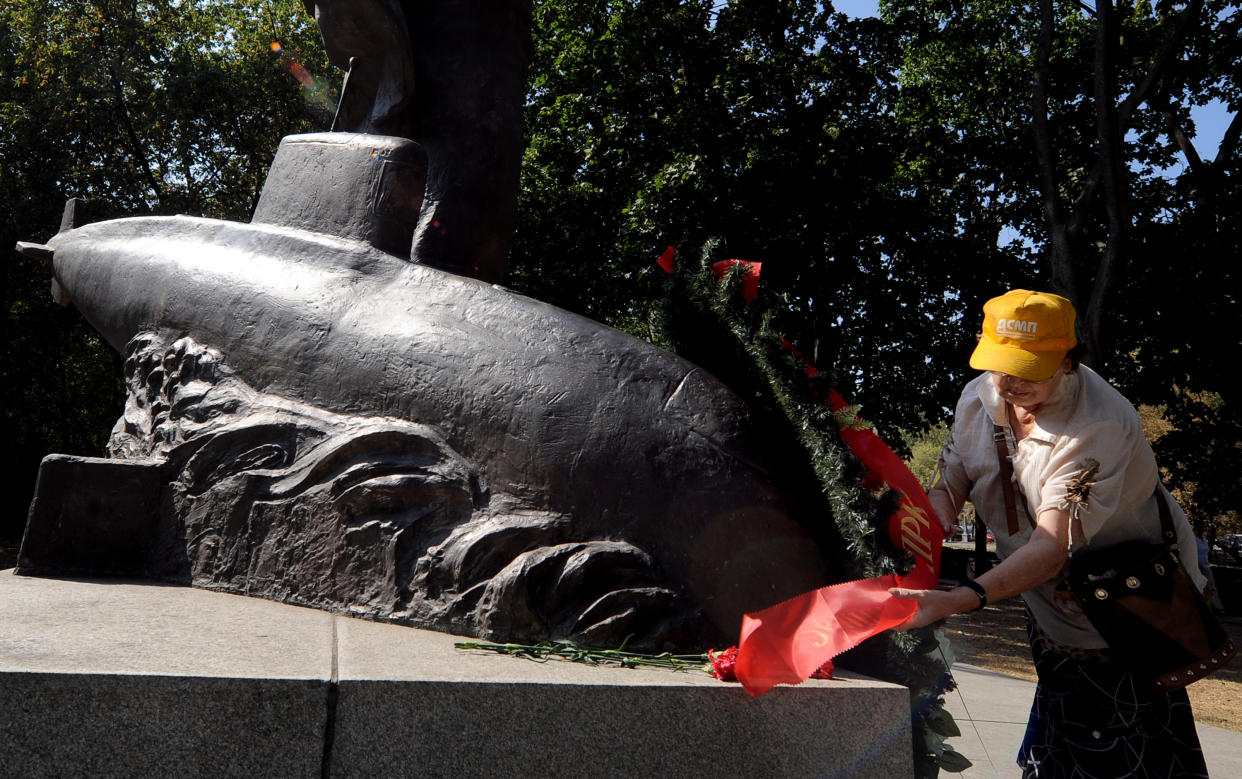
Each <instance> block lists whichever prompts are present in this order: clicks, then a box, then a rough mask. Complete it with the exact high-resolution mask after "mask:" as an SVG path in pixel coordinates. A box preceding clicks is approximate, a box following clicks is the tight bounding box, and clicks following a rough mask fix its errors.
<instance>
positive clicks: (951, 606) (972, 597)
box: [888, 587, 979, 630]
mask: <svg viewBox="0 0 1242 779" xmlns="http://www.w3.org/2000/svg"><path fill="white" fill-rule="evenodd" d="M888 592H889V594H890V595H892V596H893V597H896V598H902V599H905V600H912V601H914V602H915V603H917V604H918V607H919V609H918V611H916V612H914V616H912V617H910V618H909V619H907V620H906V621H905V622H903V623H901V624H900V625H897V626H896V627H895V628H893V630H913V629H914V628H922V627H927V626H928V625H931V624H934V623H936V622H940V621H941V620H943V619H945V618H946V617H949V616H951V615H953V614H957V613H959V612H963V611H970V610H971V609H973V608H974V607H975V606H976V605H978V603H979V596H978V595H976V594H975V593H974V591H973V590H970V589H968V588H966V587H956V588H954V589H952V590H908V589H906V588H905V587H892V588H890V589H889V591H888Z"/></svg>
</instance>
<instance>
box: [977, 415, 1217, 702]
mask: <svg viewBox="0 0 1242 779" xmlns="http://www.w3.org/2000/svg"><path fill="white" fill-rule="evenodd" d="M995 440H996V442H997V444H996V453H997V455H998V456H999V457H1000V460H1001V474H1002V480H1003V481H1004V482H1005V484H1004V487H1005V491H1006V492H1007V493H1008V492H1010V491H1011V490H1012V489H1013V486H1012V484H1011V482H1010V480H1009V479H1007V478H1004V477H1005V476H1006V475H1009V474H1012V473H1013V466H1012V464H1011V463H1010V461H1009V451H1008V447H1007V446H1006V445H1005V442H1004V432H1003V430H1002V428H1001V427H1000V426H999V425H996V426H995ZM1097 467H1098V464H1097ZM1093 475H1094V471H1090V472H1088V473H1084V474H1083V476H1081V477H1079V481H1080V482H1081V483H1079V484H1077V485H1076V488H1077V489H1078V491H1079V492H1078V495H1077V496H1071V500H1070V502H1071V514H1072V515H1075V516H1076V514H1077V512H1076V511H1075V510H1074V509H1075V508H1077V506H1078V505H1081V504H1082V503H1084V502H1085V500H1086V495H1087V493H1088V492H1089V491H1090V487H1091V483H1090V481H1089V479H1090V478H1091V477H1092V476H1093ZM1005 503H1006V506H1005V508H1006V510H1007V511H1008V512H1009V514H1010V516H1009V524H1010V528H1011V531H1010V532H1011V533H1012V532H1013V530H1014V529H1016V528H1017V519H1016V517H1015V516H1014V510H1013V508H1011V506H1012V505H1013V500H1012V499H1011V498H1009V497H1008V496H1006V501H1005ZM1156 505H1157V508H1158V510H1159V512H1160V533H1161V537H1160V542H1159V543H1154V544H1153V543H1151V542H1150V541H1143V540H1134V541H1123V542H1121V543H1119V544H1114V545H1112V546H1106V547H1102V548H1099V549H1092V548H1087V549H1083V550H1081V551H1077V552H1074V553H1073V554H1072V555H1071V556H1070V559H1069V570H1068V572H1067V574H1066V584H1067V585H1068V586H1069V589H1070V592H1071V593H1073V595H1074V599H1075V600H1076V601H1078V605H1079V606H1080V607H1081V608H1082V611H1083V614H1085V615H1086V617H1087V619H1088V620H1090V621H1091V626H1092V627H1094V628H1095V629H1096V632H1098V633H1099V634H1100V636H1101V637H1103V639H1104V640H1105V641H1106V642H1108V649H1109V652H1110V653H1111V654H1112V656H1113V658H1114V660H1115V661H1117V662H1119V663H1122V664H1123V665H1125V666H1126V667H1127V668H1129V669H1130V670H1131V672H1132V673H1134V675H1135V676H1137V677H1139V678H1141V679H1146V680H1147V681H1148V683H1149V684H1151V686H1152V687H1153V688H1155V689H1156V690H1161V691H1169V690H1177V689H1181V688H1182V687H1185V686H1186V685H1188V684H1190V683H1191V682H1195V681H1198V680H1199V679H1202V678H1203V677H1205V676H1207V675H1208V674H1210V673H1212V672H1213V671H1217V670H1219V669H1221V668H1223V667H1224V666H1225V664H1226V663H1228V662H1229V661H1230V660H1231V659H1232V658H1233V656H1234V654H1236V650H1235V649H1234V645H1233V641H1232V640H1231V639H1230V638H1229V634H1228V633H1226V632H1225V629H1224V628H1223V627H1222V626H1221V624H1220V621H1219V620H1217V619H1216V616H1215V615H1214V614H1213V613H1212V609H1211V607H1210V606H1208V604H1207V601H1205V600H1204V598H1203V595H1202V594H1201V593H1200V592H1199V589H1198V588H1197V587H1195V585H1194V582H1193V581H1192V580H1191V578H1190V576H1188V575H1187V573H1186V571H1185V569H1184V568H1182V562H1181V558H1180V557H1179V556H1178V549H1177V531H1176V530H1175V529H1174V528H1173V516H1172V513H1171V512H1170V510H1169V504H1168V498H1166V497H1165V495H1164V491H1163V490H1161V489H1160V488H1159V486H1157V487H1156Z"/></svg>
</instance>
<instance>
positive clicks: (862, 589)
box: [736, 341, 944, 696]
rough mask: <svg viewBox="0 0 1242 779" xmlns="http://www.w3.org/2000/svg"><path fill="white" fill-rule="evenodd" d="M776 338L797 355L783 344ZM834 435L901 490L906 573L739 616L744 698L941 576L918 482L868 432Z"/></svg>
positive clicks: (936, 540) (935, 535)
mask: <svg viewBox="0 0 1242 779" xmlns="http://www.w3.org/2000/svg"><path fill="white" fill-rule="evenodd" d="M782 343H783V345H784V346H785V348H786V349H788V350H789V351H791V352H793V353H794V354H795V355H797V356H798V357H799V358H801V357H802V355H801V354H798V350H797V349H795V348H794V347H793V345H792V344H790V343H789V342H788V341H783V342H782ZM803 363H804V364H805V368H804V371H805V372H806V374H807V376H808V377H814V376H817V375H819V371H818V370H816V368H815V367H814V366H813V365H811V364H810V363H808V362H806V360H805V359H804V360H803ZM826 403H827V404H828V406H829V407H830V408H831V409H832V410H833V411H837V412H839V411H841V410H843V409H845V408H847V407H848V404H846V402H845V400H844V399H843V398H842V397H841V396H840V395H839V394H837V392H836V391H835V390H830V391H829V393H828V398H827V401H826ZM841 438H842V439H844V440H845V443H846V445H848V446H849V448H850V451H851V452H853V454H854V456H855V457H857V458H858V460H859V461H860V462H861V463H862V465H863V467H864V468H865V469H866V470H867V473H868V475H870V476H872V477H874V478H877V479H879V480H880V481H881V482H882V483H883V484H884V485H886V486H888V487H890V488H892V489H894V490H897V491H898V492H900V493H901V502H900V503H899V504H898V507H897V510H896V511H894V512H893V515H892V516H891V517H890V518H889V521H888V534H889V538H890V539H891V540H892V541H893V543H894V544H895V545H896V546H898V547H899V548H901V549H905V550H908V551H910V552H912V553H913V555H914V567H913V568H912V569H911V570H910V572H909V573H908V574H906V575H905V576H895V575H889V576H881V577H877V578H873V579H860V580H858V581H852V582H844V583H842V584H834V585H832V586H830V587H821V588H820V589H818V590H813V591H811V592H806V593H803V594H801V595H798V596H796V597H793V598H790V599H789V600H787V601H783V602H781V603H778V604H776V605H775V606H770V607H768V608H766V609H764V610H762V611H759V612H756V613H754V614H747V615H745V616H743V617H742V632H741V638H740V639H739V641H738V656H737V666H736V673H737V678H738V681H740V682H741V683H742V686H743V687H744V688H745V689H746V691H747V692H748V693H750V694H751V695H754V696H758V695H762V694H763V693H765V692H767V691H768V690H770V689H772V687H774V686H775V685H777V684H799V683H800V682H802V681H803V680H805V679H807V678H809V677H810V675H811V674H812V673H814V672H815V670H816V669H817V668H819V667H820V666H821V665H823V664H824V663H825V662H827V661H829V660H831V659H832V658H834V657H836V656H837V655H839V654H841V653H842V652H844V651H846V650H848V649H852V648H853V647H855V646H858V644H860V643H862V642H863V641H864V640H866V639H868V638H870V637H871V636H874V635H875V634H877V633H879V632H881V631H883V630H888V629H889V628H892V627H895V626H897V625H900V624H901V623H902V622H904V621H905V620H906V619H908V618H909V617H911V616H913V615H914V612H915V610H916V609H917V606H916V605H915V603H914V602H913V601H909V600H900V599H898V598H895V597H893V596H892V595H890V594H889V592H888V589H889V588H890V587H909V588H912V589H928V588H931V587H935V586H936V584H937V582H938V581H939V579H940V548H941V544H942V543H943V540H944V539H943V536H942V534H941V532H940V523H939V522H938V521H937V519H936V513H935V511H934V510H933V509H932V507H931V503H930V502H929V501H928V500H927V494H926V493H925V492H924V491H923V488H922V486H921V485H920V484H919V482H918V480H917V479H915V478H914V475H913V474H912V473H910V469H909V468H907V467H906V465H905V463H903V462H902V461H901V458H899V457H898V456H897V455H896V454H895V453H894V452H893V450H892V449H890V448H889V447H888V445H887V444H885V443H884V441H883V440H881V439H880V437H879V436H878V435H876V434H875V431H873V430H870V429H862V428H856V427H851V426H848V425H846V426H843V427H842V428H841Z"/></svg>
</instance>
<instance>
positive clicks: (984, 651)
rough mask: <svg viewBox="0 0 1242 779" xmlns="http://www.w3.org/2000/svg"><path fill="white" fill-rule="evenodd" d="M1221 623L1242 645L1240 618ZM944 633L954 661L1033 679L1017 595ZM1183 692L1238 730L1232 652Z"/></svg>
mask: <svg viewBox="0 0 1242 779" xmlns="http://www.w3.org/2000/svg"><path fill="white" fill-rule="evenodd" d="M1225 629H1226V630H1228V631H1229V635H1230V636H1231V637H1232V638H1233V643H1234V644H1235V645H1236V646H1238V647H1239V648H1242V620H1239V619H1237V618H1232V619H1229V620H1227V621H1226V623H1225ZM945 633H946V634H947V635H948V636H949V641H950V643H952V645H953V650H954V652H955V653H956V655H957V659H958V661H959V662H963V663H969V664H971V665H977V666H979V667H981V668H986V669H988V670H989V671H996V672H997V673H1003V674H1008V675H1009V676H1016V677H1019V678H1022V679H1027V680H1030V681H1035V667H1034V666H1033V665H1032V664H1031V650H1030V646H1029V645H1028V644H1027V640H1026V621H1025V616H1024V609H1023V607H1022V601H1021V600H1020V599H1018V598H1013V599H1010V600H1008V601H1005V602H1003V603H999V604H997V605H995V606H989V607H988V608H986V609H983V610H982V611H976V612H972V613H970V614H958V615H957V616H955V617H953V618H952V619H950V620H949V621H948V622H947V623H946V624H945ZM1186 692H1187V693H1188V694H1189V695H1190V705H1191V707H1192V708H1193V709H1194V712H1195V720H1196V721H1198V722H1199V723H1201V724H1203V725H1212V726H1214V727H1218V728H1225V729H1227V730H1233V731H1237V732H1239V733H1242V660H1239V659H1237V658H1234V660H1233V662H1231V663H1230V664H1229V665H1227V666H1225V668H1223V669H1221V670H1219V671H1217V672H1216V673H1214V674H1212V675H1211V676H1209V677H1207V678H1206V679H1203V680H1202V681H1198V682H1195V683H1194V684H1192V685H1190V686H1189V687H1187V688H1186Z"/></svg>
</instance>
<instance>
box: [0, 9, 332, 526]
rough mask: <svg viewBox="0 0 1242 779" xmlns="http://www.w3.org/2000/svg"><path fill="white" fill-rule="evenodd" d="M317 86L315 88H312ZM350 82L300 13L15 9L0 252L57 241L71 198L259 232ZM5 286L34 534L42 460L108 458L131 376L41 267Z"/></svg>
mask: <svg viewBox="0 0 1242 779" xmlns="http://www.w3.org/2000/svg"><path fill="white" fill-rule="evenodd" d="M312 73H313V74H316V75H315V76H311V74H312ZM339 83H340V77H339V75H337V74H333V73H332V72H331V69H330V68H329V66H328V64H327V61H326V59H325V58H324V55H323V53H322V51H321V47H320V43H319V31H318V29H317V28H316V27H315V24H314V21H313V20H312V19H308V18H307V17H306V14H305V11H304V9H303V7H302V4H301V3H300V2H295V1H294V0H228V1H226V2H217V1H215V0H195V1H194V2H191V1H189V0H182V1H181V2H171V1H170V0H162V1H160V0H157V1H153V2H136V1H135V0H60V1H58V2H53V1H49V0H41V1H35V0H20V1H18V2H6V3H4V4H2V5H0V241H2V243H3V245H4V246H5V247H7V248H6V249H5V251H11V247H12V246H13V245H14V243H15V242H16V241H18V240H26V241H45V240H47V239H48V238H49V237H50V236H51V235H52V234H53V233H55V232H56V230H57V226H58V225H59V224H60V219H61V211H62V209H63V207H64V204H65V200H66V198H69V197H82V198H85V199H86V200H87V202H88V203H89V211H90V218H91V219H92V220H98V219H105V218H112V217H118V216H135V215H145V214H173V213H186V214H193V215H204V216H213V217H222V218H228V219H240V220H248V219H249V217H250V212H251V211H252V209H253V207H254V203H255V201H256V200H257V198H258V195H259V191H260V189H261V187H262V184H263V180H264V177H265V176H266V173H267V167H268V165H269V164H270V162H271V159H272V156H273V155H274V154H275V151H276V146H277V144H278V143H279V141H280V138H281V137H282V136H284V135H286V134H289V133H293V132H305V131H308V130H311V129H320V128H323V127H325V126H326V125H327V123H329V122H330V121H331V115H332V114H331V112H332V108H333V105H334V102H335V94H336V89H337V86H339ZM0 267H2V268H3V273H4V287H3V290H2V291H0V294H2V295H3V297H4V308H3V315H4V318H3V328H4V329H3V340H2V341H0V349H2V350H3V351H2V352H0V390H2V391H3V393H4V396H5V398H6V401H7V402H6V403H5V409H4V437H5V444H6V445H5V446H4V447H3V452H2V453H0V457H3V461H2V467H3V468H4V469H5V471H6V472H7V473H9V474H11V477H10V483H14V482H16V483H17V484H19V485H21V489H19V490H15V491H14V490H11V491H9V492H8V493H6V495H5V497H4V500H3V502H2V503H0V512H2V513H0V535H5V536H8V535H16V534H18V533H20V529H21V526H22V522H23V520H24V518H25V513H26V506H27V505H28V504H29V502H30V496H31V494H32V492H33V490H34V480H35V474H36V472H37V468H38V463H39V460H40V459H41V458H42V457H43V456H44V455H46V454H48V453H50V452H68V453H73V454H87V455H96V456H98V455H101V454H102V453H103V444H104V442H105V441H106V440H107V435H108V431H109V429H110V428H111V426H112V422H114V421H115V420H116V418H117V417H118V416H119V412H120V410H121V408H122V405H123V396H122V394H121V384H120V376H121V372H120V360H119V358H118V357H117V356H116V355H114V354H112V353H111V350H110V349H108V348H107V347H106V346H105V345H103V344H102V342H101V341H100V340H99V339H98V337H97V336H96V335H95V334H94V332H93V331H92V330H91V328H90V327H89V326H88V325H86V324H85V322H83V321H82V318H81V317H80V316H79V315H78V314H77V312H75V311H73V310H72V309H59V308H58V307H57V306H55V305H54V304H53V303H52V301H51V296H50V295H49V284H50V275H49V273H48V270H47V269H46V268H44V267H41V263H40V262H39V261H36V260H30V259H26V258H23V257H18V256H16V255H12V254H10V256H9V257H8V258H6V260H5V262H4V263H2V264H0Z"/></svg>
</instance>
